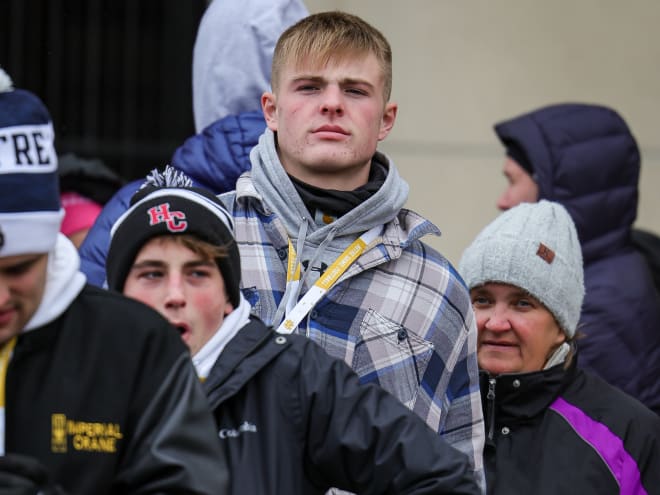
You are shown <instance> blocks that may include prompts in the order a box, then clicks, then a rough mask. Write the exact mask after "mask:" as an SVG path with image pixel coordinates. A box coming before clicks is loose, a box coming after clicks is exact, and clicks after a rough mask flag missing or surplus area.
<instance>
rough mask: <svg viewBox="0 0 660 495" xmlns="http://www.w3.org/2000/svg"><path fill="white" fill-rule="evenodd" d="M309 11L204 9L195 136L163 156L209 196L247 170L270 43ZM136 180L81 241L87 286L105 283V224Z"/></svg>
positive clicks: (283, 3) (282, 4)
mask: <svg viewBox="0 0 660 495" xmlns="http://www.w3.org/2000/svg"><path fill="white" fill-rule="evenodd" d="M308 13H309V12H308V11H307V8H306V7H305V5H304V4H303V2H302V0H231V1H229V0H223V1H221V2H220V1H217V2H211V3H210V5H209V7H208V8H207V9H206V11H205V12H204V16H203V17H202V20H201V22H200V25H199V30H198V33H197V38H196V40H195V47H194V52H193V67H192V73H193V77H192V79H193V81H192V85H193V112H194V118H195V130H196V132H197V134H195V135H194V136H192V137H190V138H188V139H187V140H186V141H185V142H184V143H183V144H182V145H181V146H180V147H179V148H178V149H177V150H176V151H175V152H174V154H173V156H172V158H171V160H170V165H171V166H173V167H174V168H175V169H178V170H181V171H183V172H184V173H185V174H186V175H187V176H188V177H190V178H191V179H192V180H193V183H194V185H196V186H199V187H204V188H206V189H209V190H211V191H213V192H214V193H216V194H219V193H223V192H226V191H231V190H232V189H234V186H235V184H236V179H238V176H239V175H241V174H242V173H243V172H244V171H245V170H247V169H249V168H250V150H251V149H252V147H254V146H255V145H256V144H257V141H258V139H259V136H260V135H261V134H262V133H263V131H264V129H265V128H266V122H265V120H264V117H263V114H262V112H261V95H262V94H263V92H264V91H269V90H270V66H271V61H272V57H273V50H274V48H275V43H276V42H277V39H278V38H279V36H280V34H282V32H283V31H284V30H285V29H286V28H288V27H289V26H290V25H292V24H294V23H295V22H297V21H298V20H300V19H302V18H303V17H305V16H307V15H308ZM160 165H162V164H155V167H159V166H160ZM143 182H144V180H143V179H139V180H137V181H133V182H131V183H129V184H127V185H126V186H124V187H123V188H122V189H120V190H119V191H118V192H117V193H116V194H115V195H114V196H113V197H112V199H110V201H109V202H108V203H107V204H106V205H105V207H104V208H103V211H102V212H101V214H100V215H99V217H98V218H97V220H96V222H95V224H94V226H93V227H92V229H91V230H90V231H89V233H88V235H87V237H86V239H85V241H84V242H83V244H82V245H81V246H80V257H81V270H82V272H83V273H84V274H85V275H86V276H87V281H88V282H89V283H90V284H92V285H96V286H99V287H101V286H103V285H104V284H105V258H106V255H107V252H108V247H109V245H110V229H111V227H112V225H113V224H114V223H115V221H116V220H117V219H118V218H119V217H120V216H121V215H122V214H123V213H124V212H125V211H126V210H127V209H128V205H129V201H130V199H131V197H132V196H133V194H134V193H135V191H136V190H137V189H139V188H140V186H141V185H142V184H143Z"/></svg>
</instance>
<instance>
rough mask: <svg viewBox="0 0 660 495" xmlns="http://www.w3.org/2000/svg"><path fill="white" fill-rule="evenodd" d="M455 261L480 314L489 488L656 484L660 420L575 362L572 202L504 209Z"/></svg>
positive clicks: (577, 302)
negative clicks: (569, 207) (569, 210)
mask: <svg viewBox="0 0 660 495" xmlns="http://www.w3.org/2000/svg"><path fill="white" fill-rule="evenodd" d="M459 270H460V272H461V274H462V275H463V278H464V280H465V282H466V284H467V286H468V288H469V289H470V295H471V298H472V304H473V307H474V311H475V316H476V319H477V330H478V340H477V356H478V360H479V367H480V368H481V374H480V375H481V376H480V377H481V383H480V385H481V395H482V405H483V410H484V418H485V420H486V431H487V439H486V448H485V449H484V466H485V468H486V482H487V487H488V493H489V495H492V494H507V495H509V494H523V493H525V494H526V493H535V494H540V495H544V494H556V493H584V494H594V495H596V494H598V495H600V494H610V493H611V494H615V493H616V494H619V493H655V492H652V489H655V488H656V487H658V486H660V451H659V449H660V419H658V417H657V416H656V415H655V414H653V412H652V411H650V410H649V409H647V408H646V407H645V406H643V405H642V404H641V403H640V402H638V401H637V400H636V399H634V398H632V397H630V396H628V395H626V394H624V393H623V392H621V391H620V390H619V389H616V388H614V387H613V386H611V385H609V384H607V383H606V382H604V381H602V380H601V379H599V378H597V377H595V376H592V375H590V374H588V373H586V372H584V371H582V370H580V369H579V368H578V367H577V364H578V362H577V361H578V352H577V348H578V347H579V345H578V344H577V342H576V340H575V334H576V330H577V329H578V328H577V326H578V321H579V318H580V308H581V305H582V301H583V299H584V274H583V268H582V251H581V248H580V243H579V240H578V237H577V233H576V230H575V225H574V224H573V221H572V220H571V217H570V215H569V214H568V212H567V211H566V210H565V209H564V207H563V206H561V205H559V204H558V203H552V202H549V201H546V200H541V201H540V202H538V203H521V204H519V205H518V206H515V207H514V208H512V209H510V210H507V211H506V212H504V213H502V214H501V215H500V216H499V217H497V218H496V219H495V220H494V221H493V222H492V223H491V224H490V225H488V226H486V228H484V229H483V231H482V232H481V233H479V235H478V236H477V237H476V239H475V240H474V241H473V242H472V244H471V245H470V246H469V247H468V248H467V249H466V250H465V252H464V253H463V257H462V258H461V261H460V264H459ZM539 459H542V460H543V461H542V462H539ZM578 465H579V466H580V469H575V466H578ZM558 473H561V474H560V475H559V474H558Z"/></svg>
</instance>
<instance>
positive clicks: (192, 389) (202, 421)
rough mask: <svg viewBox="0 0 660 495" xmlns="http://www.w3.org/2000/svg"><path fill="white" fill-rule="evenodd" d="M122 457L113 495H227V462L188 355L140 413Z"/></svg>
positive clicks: (177, 363)
mask: <svg viewBox="0 0 660 495" xmlns="http://www.w3.org/2000/svg"><path fill="white" fill-rule="evenodd" d="M125 452H126V453H125V456H124V457H123V459H122V462H121V467H120V470H119V473H118V475H117V478H116V480H115V487H116V490H115V491H116V493H131V494H156V493H158V494H160V493H186V494H226V493H229V488H228V487H229V469H228V467H227V460H226V457H225V454H224V452H223V451H222V450H221V445H220V442H219V440H218V436H217V431H216V427H215V422H214V420H213V416H212V414H211V412H210V408H209V405H208V402H207V400H206V396H205V395H204V392H203V391H202V388H201V385H200V383H199V380H198V379H197V376H196V375H195V372H194V369H193V366H192V363H191V362H190V358H189V356H188V355H187V353H182V354H181V356H180V357H179V359H178V360H177V361H176V363H175V364H174V366H172V368H171V370H170V371H169V373H168V374H167V376H166V377H165V379H164V380H163V382H162V384H161V386H160V387H159V388H158V390H157V392H156V394H155V395H154V396H153V398H152V400H151V401H150V402H149V404H148V406H147V407H146V409H145V410H143V411H141V412H140V416H139V420H138V422H137V425H136V427H135V430H134V431H133V435H132V437H131V439H130V443H129V444H128V446H127V447H126V451H125Z"/></svg>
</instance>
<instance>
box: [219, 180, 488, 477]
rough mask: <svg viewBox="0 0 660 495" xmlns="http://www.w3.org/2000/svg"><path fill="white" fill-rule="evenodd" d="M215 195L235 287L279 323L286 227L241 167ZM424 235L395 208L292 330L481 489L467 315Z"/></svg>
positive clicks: (472, 333)
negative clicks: (373, 389)
mask: <svg viewBox="0 0 660 495" xmlns="http://www.w3.org/2000/svg"><path fill="white" fill-rule="evenodd" d="M219 197H220V199H221V200H222V201H223V202H224V203H225V205H226V206H227V208H228V209H229V211H231V212H232V214H233V218H234V222H235V237H236V241H237V242H238V246H239V250H240V253H241V265H242V271H241V276H242V286H241V287H242V291H243V294H244V296H245V297H246V299H247V300H248V301H249V302H250V303H251V304H252V306H253V313H254V314H256V315H257V316H258V317H259V318H261V319H262V320H263V321H264V322H266V324H267V325H274V324H275V323H277V324H279V322H273V321H272V320H273V317H274V315H275V311H276V309H277V307H278V305H279V303H280V301H281V299H282V297H283V295H284V291H285V288H286V269H287V255H288V249H287V248H288V237H287V232H286V230H285V228H284V226H283V224H282V222H281V221H280V220H279V219H278V217H277V215H276V214H275V213H274V212H272V211H270V209H269V207H268V205H267V204H265V203H264V202H263V200H262V198H261V197H260V195H259V194H258V192H257V191H256V190H255V188H254V185H253V183H252V181H251V178H250V172H246V173H244V174H243V175H242V176H241V178H240V179H239V180H238V182H237V186H236V191H232V192H229V193H225V194H223V195H220V196H219ZM428 233H435V234H437V233H438V229H437V227H435V226H434V225H433V224H432V223H431V222H429V221H428V220H426V219H424V218H422V217H421V216H419V215H417V214H416V213H414V212H412V211H409V210H405V209H404V210H401V212H400V213H399V215H398V217H397V218H395V219H394V220H393V221H391V222H389V223H388V224H386V225H385V226H384V231H383V234H382V239H381V240H380V242H379V243H378V244H377V245H376V246H375V247H373V248H371V249H368V250H367V251H366V252H364V253H363V254H362V255H361V256H360V257H359V258H358V259H357V260H356V262H355V263H353V265H351V267H350V268H349V269H348V270H347V271H346V272H345V273H344V274H343V275H342V276H341V278H340V279H339V280H338V281H337V283H336V284H335V285H334V286H333V287H332V288H331V289H330V291H329V292H328V293H327V294H326V295H325V296H324V297H323V298H322V299H321V300H320V301H319V302H318V303H317V305H316V306H315V307H314V308H313V309H312V311H310V312H309V314H308V315H307V318H306V319H303V321H302V322H301V323H300V326H299V328H298V332H299V333H301V334H306V335H308V336H309V337H310V338H311V339H313V340H314V341H315V342H316V343H317V344H319V345H321V346H322V347H323V348H324V349H325V350H326V351H327V352H328V353H329V354H330V355H332V356H335V357H337V358H340V359H343V360H344V361H345V362H347V363H348V364H349V365H350V366H351V367H352V368H353V369H354V370H355V371H356V372H357V374H358V375H359V376H360V379H361V380H362V381H363V382H369V381H373V382H376V383H378V384H379V385H380V386H381V387H383V388H384V389H386V390H387V391H389V392H390V393H391V394H393V395H394V396H395V397H397V398H398V399H399V400H401V402H403V403H404V404H405V405H406V406H408V407H409V408H410V409H412V410H413V411H414V412H415V413H417V414H418V415H419V416H420V417H421V418H422V419H424V420H425V421H426V423H427V424H428V425H429V426H430V427H431V428H432V429H433V430H434V431H437V432H439V433H440V434H441V435H442V436H443V437H444V438H445V440H446V441H448V442H449V443H450V444H452V445H453V446H454V447H456V448H457V449H458V450H460V451H462V452H464V453H465V454H467V455H468V457H469V458H470V459H471V462H472V464H473V466H474V467H475V475H476V476H477V479H478V480H479V481H480V483H481V484H482V487H483V484H484V481H483V480H484V478H483V460H482V454H483V445H484V438H485V437H484V423H483V415H482V409H481V398H480V394H479V377H478V366H477V357H476V336H477V330H476V325H475V320H474V313H473V311H472V306H471V302H470V296H469V293H468V291H467V289H466V287H465V285H464V283H463V281H462V279H461V278H460V277H459V276H458V274H457V272H456V271H455V269H454V267H453V266H452V265H451V264H450V263H449V261H448V260H446V259H445V258H444V257H443V256H442V255H440V254H439V253H438V252H436V251H435V250H433V249H432V248H430V247H429V246H427V245H426V244H424V243H423V242H421V241H420V240H419V238H420V237H421V236H423V235H425V234H428ZM293 242H294V244H295V240H294V241H293ZM306 289H307V288H306V287H305V288H303V291H302V293H303V294H304V291H305V290H306Z"/></svg>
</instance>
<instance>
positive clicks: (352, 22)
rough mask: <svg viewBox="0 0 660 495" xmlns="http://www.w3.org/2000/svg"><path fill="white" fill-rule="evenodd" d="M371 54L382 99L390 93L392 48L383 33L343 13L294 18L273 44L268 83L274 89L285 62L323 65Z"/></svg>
mask: <svg viewBox="0 0 660 495" xmlns="http://www.w3.org/2000/svg"><path fill="white" fill-rule="evenodd" d="M370 53H372V54H374V55H375V56H376V59H377V60H378V63H379V65H380V67H381V69H382V72H383V94H384V96H385V101H388V100H389V99H390V93H391V92H392V49H391V47H390V44H389V42H388V41H387V39H385V36H383V34H382V33H381V32H380V31H378V30H377V29H376V28H374V27H373V26H371V25H370V24H368V23H367V22H365V21H363V20H362V19H360V18H359V17H357V16H354V15H351V14H347V13H345V12H339V11H333V12H321V13H319V14H313V15H310V16H308V17H305V18H304V19H302V20H300V21H298V22H297V23H296V24H294V25H293V26H291V27H290V28H289V29H287V30H286V31H284V33H282V35H281V36H280V38H279V40H278V41H277V45H275V53H274V55H273V66H272V71H271V86H272V87H273V91H274V92H277V89H278V87H279V82H280V77H281V74H282V71H283V70H284V67H285V66H286V65H287V63H290V62H291V61H293V63H294V64H296V65H295V66H299V65H300V64H302V63H306V64H310V65H311V66H312V67H323V66H325V65H326V64H327V63H328V62H329V61H330V60H333V61H340V60H342V59H344V58H347V57H351V56H355V55H365V56H366V55H368V54H370Z"/></svg>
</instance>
